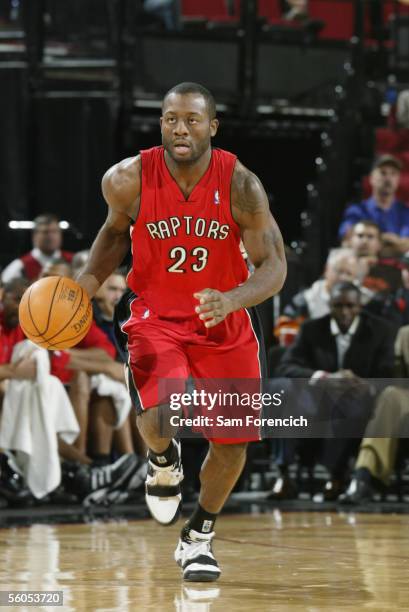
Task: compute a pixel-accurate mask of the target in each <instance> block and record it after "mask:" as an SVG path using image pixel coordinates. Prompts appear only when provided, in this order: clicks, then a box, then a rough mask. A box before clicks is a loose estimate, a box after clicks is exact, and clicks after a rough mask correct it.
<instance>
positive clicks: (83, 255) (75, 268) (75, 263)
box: [71, 249, 89, 278]
mask: <svg viewBox="0 0 409 612" xmlns="http://www.w3.org/2000/svg"><path fill="white" fill-rule="evenodd" d="M88 257H89V250H87V249H86V250H84V251H78V253H75V255H74V257H73V258H72V261H71V269H72V275H73V278H76V277H77V276H78V274H79V272H80V271H81V270H82V268H83V267H84V266H85V264H86V263H87V261H88Z"/></svg>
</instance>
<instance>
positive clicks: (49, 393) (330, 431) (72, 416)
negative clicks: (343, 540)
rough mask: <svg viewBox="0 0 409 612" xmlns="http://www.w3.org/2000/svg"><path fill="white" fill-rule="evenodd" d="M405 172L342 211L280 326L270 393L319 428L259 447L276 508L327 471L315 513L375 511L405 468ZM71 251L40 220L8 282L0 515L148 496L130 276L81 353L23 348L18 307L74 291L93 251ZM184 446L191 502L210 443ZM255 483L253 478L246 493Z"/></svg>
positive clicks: (1, 336)
mask: <svg viewBox="0 0 409 612" xmlns="http://www.w3.org/2000/svg"><path fill="white" fill-rule="evenodd" d="M400 172H401V162H400V161H399V159H397V158H395V157H393V156H392V155H383V156H381V157H379V158H378V159H377V160H376V161H375V163H374V166H373V168H372V172H371V174H370V185H371V189H372V194H371V196H370V197H369V198H368V199H366V200H363V201H361V202H358V203H354V204H351V205H349V206H347V207H346V209H345V213H344V216H343V219H342V222H341V224H340V228H339V244H338V245H337V246H335V248H334V249H333V250H331V251H330V253H329V254H328V258H327V261H326V264H325V268H324V270H323V273H322V277H321V278H319V279H317V280H315V282H313V283H312V284H311V286H309V287H303V288H301V287H300V288H299V289H300V290H299V292H298V293H296V294H295V295H293V297H292V298H291V300H290V301H289V302H288V303H287V304H286V305H285V307H283V308H282V313H281V315H280V317H279V318H278V319H277V320H276V321H271V330H272V334H273V332H274V337H275V343H274V345H273V346H272V348H271V349H270V351H269V354H268V368H269V377H268V380H267V381H266V384H268V385H272V386H273V387H274V386H275V387H276V388H278V387H281V388H282V386H283V385H285V388H286V389H287V390H288V392H289V396H291V394H293V398H294V401H293V402H292V403H291V411H292V412H291V414H292V415H295V412H297V411H298V413H299V414H307V415H308V416H309V418H311V419H312V421H314V422H317V423H320V424H321V425H322V426H323V429H316V430H314V431H313V434H311V435H307V436H304V437H301V438H299V437H297V435H296V433H294V435H292V436H288V435H287V436H283V437H280V436H274V434H273V435H271V434H268V435H267V436H266V439H265V440H264V441H262V442H260V443H259V447H260V446H262V447H263V448H264V449H267V454H268V456H269V457H270V461H272V462H273V463H274V468H275V469H276V471H277V478H276V479H275V481H274V482H272V483H271V488H270V489H268V491H267V498H268V499H269V500H272V501H279V500H285V499H295V498H297V497H298V495H299V493H300V490H299V481H298V480H297V478H294V466H295V468H296V470H302V469H304V470H305V469H306V470H308V471H309V472H310V473H311V474H313V472H314V469H316V467H317V466H321V467H322V468H323V469H324V470H325V474H326V480H325V481H323V482H322V487H321V488H320V489H319V490H317V487H316V485H311V491H310V493H311V496H312V497H313V498H314V499H315V500H316V501H317V502H319V501H330V502H338V503H340V504H358V503H362V502H364V501H365V502H367V501H370V500H371V499H372V496H373V494H374V492H375V491H376V490H377V489H379V490H385V489H387V487H388V486H389V483H390V479H391V475H392V474H393V473H394V471H395V469H396V465H397V462H399V461H402V456H403V457H404V456H405V439H404V438H405V435H407V436H408V437H409V389H408V388H406V386H405V384H404V382H405V379H406V378H407V373H408V371H409V207H408V206H407V205H406V204H405V203H404V202H401V201H399V200H398V199H397V196H396V194H397V190H398V186H399V180H400ZM62 243H63V233H62V231H61V228H60V224H59V219H58V218H57V217H56V216H54V215H52V214H43V215H41V216H39V217H37V218H36V219H35V221H34V229H33V233H32V247H33V248H32V250H31V251H30V252H28V253H26V254H23V255H22V256H20V257H19V258H17V259H15V260H14V261H12V262H10V263H9V264H8V265H7V266H6V267H5V268H4V270H3V272H2V275H1V311H0V351H1V352H0V355H1V359H0V394H1V401H2V415H1V424H0V505H3V506H4V505H7V504H10V505H30V504H34V503H36V504H37V503H64V504H66V503H78V502H82V503H83V504H84V505H91V504H93V503H115V502H119V501H120V502H125V501H127V500H130V501H132V500H135V499H138V498H140V497H141V496H142V495H143V483H144V478H145V474H146V462H145V456H146V448H145V447H144V443H143V441H142V439H141V438H140V436H139V434H138V431H137V428H136V419H135V412H134V410H133V408H132V405H131V399H130V397H129V394H128V391H127V388H126V376H125V368H124V365H126V364H124V356H123V354H122V353H121V352H120V351H119V350H118V349H117V345H116V342H115V330H114V309H115V306H116V305H117V304H118V303H119V301H120V300H121V298H122V296H123V295H124V294H125V292H126V279H125V272H124V271H123V270H116V271H115V272H114V273H113V274H112V275H111V276H110V277H109V278H108V279H107V280H106V281H105V283H104V284H103V285H102V286H101V288H100V290H99V291H98V293H97V295H96V296H95V299H94V300H93V309H94V321H93V323H92V326H91V328H90V330H89V332H88V334H87V335H86V337H85V338H84V339H83V340H82V341H81V342H80V344H78V345H77V346H76V347H75V348H73V349H69V350H59V351H49V352H48V351H45V350H44V349H40V348H38V347H36V346H35V345H33V344H32V343H31V342H29V341H28V340H26V339H25V337H24V334H23V331H22V329H21V328H20V326H19V320H18V306H19V302H20V300H21V297H22V295H23V293H24V292H25V290H26V289H27V287H29V286H30V284H31V283H32V282H34V281H35V280H37V279H39V278H43V277H46V276H65V277H72V278H75V277H76V275H77V274H78V272H79V271H80V270H81V268H82V267H83V266H84V264H85V263H86V261H87V258H88V252H87V251H81V252H78V253H75V254H73V253H71V252H68V251H65V250H63V244H62ZM249 268H250V269H251V262H249ZM270 344H271V343H270ZM377 381H378V382H379V381H381V383H380V384H377ZM299 383H300V384H301V386H300V384H299ZM277 385H278V386H277ZM274 416H280V414H279V412H277V411H276V413H275V414H274ZM183 445H184V454H185V457H188V460H187V461H186V479H185V487H186V490H187V492H188V494H189V493H194V491H195V488H197V472H198V468H199V465H200V463H201V458H202V457H203V454H204V451H205V445H206V442H205V441H200V440H199V441H197V440H184V441H183ZM255 446H256V447H257V445H255ZM255 455H257V448H256V450H255V451H254V450H253V451H251V452H250V453H249V465H248V466H247V471H246V475H247V477H248V475H249V472H250V473H251V470H252V469H253V467H252V460H253V458H254V456H255ZM270 467H271V465H270ZM263 469H268V468H267V467H264V468H263ZM250 480H251V479H249V478H247V480H246V478H244V481H245V482H246V483H247V486H248V483H249V482H250ZM312 480H313V479H312V478H311V482H312ZM263 482H264V481H263V480H261V484H260V488H263V484H262V483H263ZM242 483H243V479H242ZM242 486H246V485H242ZM264 490H265V486H264Z"/></svg>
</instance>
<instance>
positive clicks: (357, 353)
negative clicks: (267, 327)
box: [270, 282, 394, 501]
mask: <svg viewBox="0 0 409 612" xmlns="http://www.w3.org/2000/svg"><path fill="white" fill-rule="evenodd" d="M330 309H331V311H330V314H328V315H326V316H324V317H320V318H318V319H315V320H312V321H307V322H305V323H304V324H303V325H302V327H301V330H300V333H299V335H298V336H297V338H296V340H295V342H294V344H293V345H292V346H290V347H289V348H288V349H287V351H286V353H285V354H284V356H283V358H282V360H281V364H280V365H279V367H278V368H277V375H279V376H286V377H289V378H305V379H307V380H308V379H309V381H310V385H309V386H308V387H307V389H306V395H305V397H303V398H302V401H301V400H300V401H299V410H300V414H304V415H305V410H306V408H307V406H308V407H309V410H310V411H312V414H314V415H315V418H317V417H319V418H318V420H321V421H322V422H323V423H325V422H327V423H328V422H329V421H331V426H332V433H333V435H334V436H335V438H336V439H324V440H322V441H321V445H319V444H318V440H317V442H316V445H315V449H314V450H315V452H316V454H318V449H319V446H321V455H322V459H321V461H322V463H323V464H324V465H325V466H326V467H327V469H328V471H329V472H330V475H331V477H330V480H329V481H328V482H327V483H326V485H325V488H324V492H323V494H324V499H325V500H328V501H329V500H334V499H336V498H337V497H338V495H339V494H340V492H341V486H342V480H343V478H344V476H345V470H346V466H347V459H348V457H349V455H350V454H351V452H352V451H353V450H354V448H355V447H356V446H357V443H359V438H358V439H350V438H349V437H348V435H347V434H348V432H354V435H358V436H359V432H360V431H362V433H363V432H364V428H365V426H366V423H367V421H368V419H369V417H370V414H371V407H372V401H371V396H370V393H369V387H368V385H367V383H366V382H365V381H364V380H363V379H365V378H377V377H380V378H383V377H389V376H391V375H392V372H393V367H394V356H393V338H394V334H393V330H392V329H391V328H390V326H389V325H388V324H387V323H385V322H383V321H382V320H381V319H378V318H375V317H372V316H370V315H368V314H367V313H365V312H364V311H362V306H361V301H360V290H359V288H357V287H356V285H354V284H352V283H349V282H341V283H337V284H336V285H334V286H333V287H332V290H331V298H330ZM315 389H317V392H319V397H320V401H318V402H317V401H316V398H315V397H314V392H315ZM326 389H327V392H326V393H325V397H326V398H327V401H326V402H325V403H324V405H322V404H323V402H322V398H323V397H324V395H323V393H322V391H323V390H324V391H325V390H326ZM337 390H338V392H337ZM349 435H351V433H350V434H349ZM337 436H339V437H338V438H337ZM311 442H312V441H311V440H308V441H307V444H309V445H311ZM282 443H283V450H282V456H281V458H280V461H279V468H280V478H279V479H278V480H277V482H276V485H275V487H274V489H273V491H272V494H271V496H270V499H283V498H285V497H288V496H295V495H296V488H295V485H294V483H292V482H291V481H290V480H289V477H288V466H289V465H290V463H292V462H293V461H294V458H295V454H296V451H297V450H298V448H299V447H300V446H301V447H302V446H303V445H304V444H305V441H300V440H282Z"/></svg>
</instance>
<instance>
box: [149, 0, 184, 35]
mask: <svg viewBox="0 0 409 612" xmlns="http://www.w3.org/2000/svg"><path fill="white" fill-rule="evenodd" d="M143 10H144V12H145V13H146V14H147V15H150V16H152V17H154V18H155V19H157V20H158V21H159V22H160V23H161V24H162V25H163V26H164V27H165V28H166V29H167V30H180V0H143Z"/></svg>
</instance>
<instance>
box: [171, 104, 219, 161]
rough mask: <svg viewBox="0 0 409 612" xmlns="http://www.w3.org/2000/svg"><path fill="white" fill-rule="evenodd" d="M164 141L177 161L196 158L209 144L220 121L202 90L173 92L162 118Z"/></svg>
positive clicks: (194, 159)
mask: <svg viewBox="0 0 409 612" xmlns="http://www.w3.org/2000/svg"><path fill="white" fill-rule="evenodd" d="M160 126H161V132H162V144H163V146H164V148H165V150H166V151H167V153H168V154H169V155H170V157H171V158H172V159H173V160H174V161H175V162H177V163H192V162H195V161H197V160H198V159H199V158H200V157H201V156H202V155H203V154H204V153H205V152H206V151H207V150H208V149H209V147H210V140H211V138H212V137H213V136H214V135H215V134H216V132H217V126H218V121H217V119H211V118H210V117H209V112H208V108H207V104H206V100H205V99H204V98H203V97H202V96H201V95H200V94H170V95H169V96H167V98H166V100H165V102H164V106H163V116H162V117H161V118H160Z"/></svg>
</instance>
